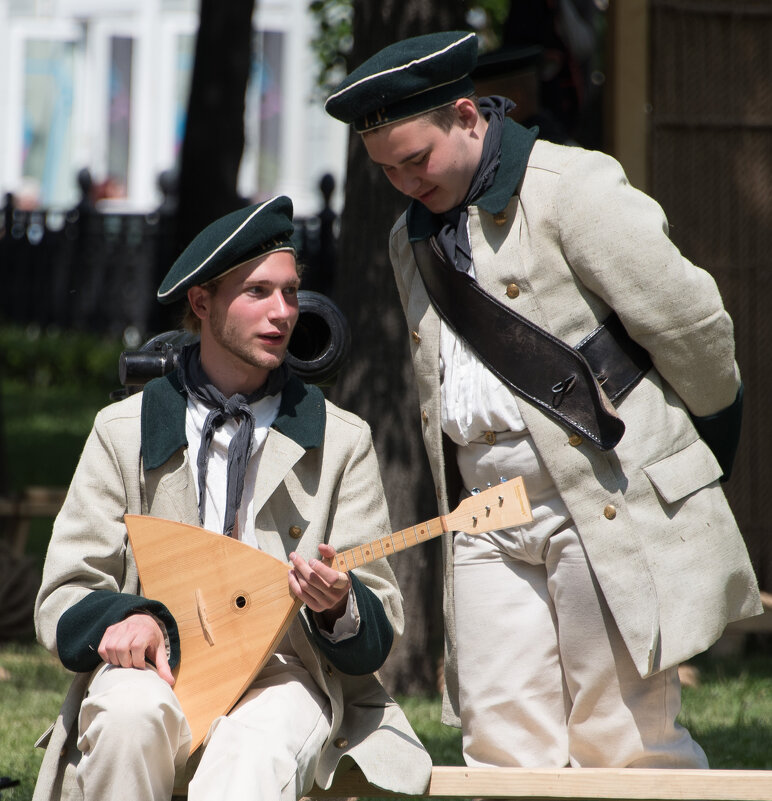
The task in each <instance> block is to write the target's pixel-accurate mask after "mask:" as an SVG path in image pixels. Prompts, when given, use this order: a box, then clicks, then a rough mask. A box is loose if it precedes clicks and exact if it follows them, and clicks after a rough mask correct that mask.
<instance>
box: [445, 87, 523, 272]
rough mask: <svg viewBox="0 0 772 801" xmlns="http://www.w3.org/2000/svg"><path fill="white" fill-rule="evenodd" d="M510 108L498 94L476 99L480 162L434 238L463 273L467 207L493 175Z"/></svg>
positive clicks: (467, 254) (467, 256)
mask: <svg viewBox="0 0 772 801" xmlns="http://www.w3.org/2000/svg"><path fill="white" fill-rule="evenodd" d="M514 107H515V104H514V103H513V102H512V101H511V100H509V99H508V98H506V97H500V96H499V95H493V96H492V97H481V98H480V111H481V112H482V114H483V116H484V117H485V119H486V120H487V121H488V130H487V131H486V132H485V139H484V140H483V150H482V156H481V157H480V163H479V164H478V165H477V169H476V170H475V173H474V175H473V176H472V181H471V183H470V185H469V191H468V192H467V194H466V197H465V198H464V199H463V201H462V202H461V204H460V205H458V206H456V207H455V208H452V209H450V210H449V211H446V212H445V213H444V214H442V215H441V218H442V228H441V229H440V232H439V233H438V234H437V241H438V242H439V243H440V247H441V248H442V250H443V252H444V253H445V255H446V256H447V257H448V259H449V260H450V263H451V264H454V265H455V266H456V269H458V270H461V271H463V272H467V271H468V269H469V265H470V264H471V263H472V249H471V247H470V245H469V233H468V232H467V229H466V221H467V219H468V217H469V212H468V211H467V209H468V207H469V205H470V204H471V203H474V201H475V200H477V198H479V197H480V196H481V195H482V194H483V193H484V192H485V191H486V190H487V189H488V188H489V187H490V186H491V184H492V183H493V179H494V178H495V177H496V170H498V168H499V163H500V162H501V133H502V131H503V129H504V119H505V118H506V115H507V112H509V111H510V110H511V109H513V108H514Z"/></svg>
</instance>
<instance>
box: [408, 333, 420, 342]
mask: <svg viewBox="0 0 772 801" xmlns="http://www.w3.org/2000/svg"><path fill="white" fill-rule="evenodd" d="M410 336H411V337H412V338H413V342H415V344H416V345H420V344H421V335H420V334H419V333H418V331H413V332H412V333H411V334H410Z"/></svg>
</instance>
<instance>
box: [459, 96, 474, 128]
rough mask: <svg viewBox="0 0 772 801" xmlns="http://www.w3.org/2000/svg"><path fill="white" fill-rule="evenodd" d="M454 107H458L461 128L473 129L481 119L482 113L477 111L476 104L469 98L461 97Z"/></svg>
mask: <svg viewBox="0 0 772 801" xmlns="http://www.w3.org/2000/svg"><path fill="white" fill-rule="evenodd" d="M453 105H454V106H455V107H456V113H457V114H458V120H459V122H460V123H461V127H462V128H467V129H473V128H474V127H475V126H476V125H477V121H478V120H479V119H480V112H479V111H478V110H477V106H476V105H475V104H474V102H473V101H472V100H470V99H469V98H468V97H460V98H459V99H458V100H456V102H455V103H454V104H453Z"/></svg>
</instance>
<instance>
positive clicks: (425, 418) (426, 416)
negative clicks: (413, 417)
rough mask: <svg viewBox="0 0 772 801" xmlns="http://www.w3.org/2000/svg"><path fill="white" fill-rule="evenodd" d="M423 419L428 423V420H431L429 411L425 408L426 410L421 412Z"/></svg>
mask: <svg viewBox="0 0 772 801" xmlns="http://www.w3.org/2000/svg"><path fill="white" fill-rule="evenodd" d="M421 420H423V421H424V423H428V422H429V415H428V413H427V411H426V409H424V410H423V411H422V412H421Z"/></svg>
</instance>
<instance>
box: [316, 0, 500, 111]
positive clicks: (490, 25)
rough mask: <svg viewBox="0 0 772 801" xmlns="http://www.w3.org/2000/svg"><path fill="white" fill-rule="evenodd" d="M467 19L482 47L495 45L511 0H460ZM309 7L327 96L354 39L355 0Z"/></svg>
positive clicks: (320, 83) (320, 0)
mask: <svg viewBox="0 0 772 801" xmlns="http://www.w3.org/2000/svg"><path fill="white" fill-rule="evenodd" d="M463 5H464V6H465V7H466V8H467V23H468V26H469V28H470V29H472V30H474V31H476V32H477V33H478V34H479V35H480V38H481V39H482V42H483V47H484V49H486V50H488V49H492V48H494V47H496V46H498V43H499V35H500V31H501V27H502V25H503V24H504V20H505V19H506V16H507V14H508V13H509V5H510V0H463ZM308 8H309V10H310V11H311V15H312V16H313V18H314V19H315V21H316V34H315V36H314V37H313V39H312V41H311V47H312V49H313V52H314V53H315V55H316V57H317V69H318V72H317V80H316V83H317V91H318V93H319V96H320V97H322V98H326V97H327V96H328V95H329V94H330V93H331V92H332V90H333V88H334V87H335V86H336V85H337V84H338V83H339V82H340V81H341V80H342V79H343V77H344V76H345V75H346V72H347V70H346V57H347V56H348V54H349V53H350V52H351V46H352V43H353V39H352V29H353V14H354V0H310V2H309V4H308Z"/></svg>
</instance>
